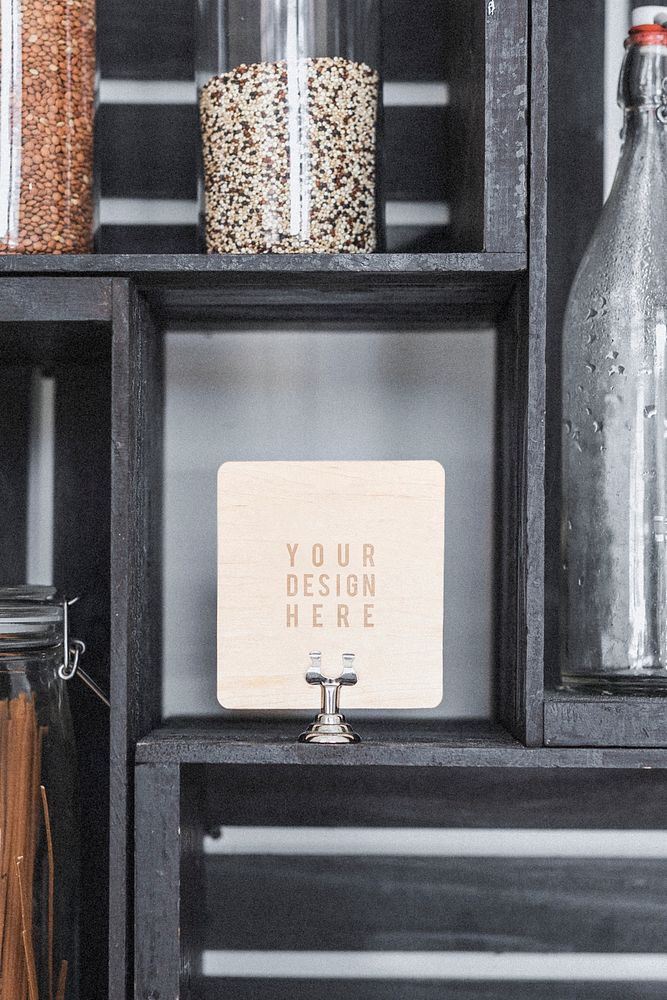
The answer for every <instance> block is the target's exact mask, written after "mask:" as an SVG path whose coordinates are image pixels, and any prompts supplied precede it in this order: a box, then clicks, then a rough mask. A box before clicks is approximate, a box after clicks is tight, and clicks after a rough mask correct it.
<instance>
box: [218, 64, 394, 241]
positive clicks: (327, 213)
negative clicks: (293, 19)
mask: <svg viewBox="0 0 667 1000" xmlns="http://www.w3.org/2000/svg"><path fill="white" fill-rule="evenodd" d="M297 75H298V78H299V79H298V81H296V82H295V81H293V80H288V69H287V63H286V62H284V61H283V62H276V63H256V64H253V65H249V66H246V65H241V66H238V67H236V68H235V69H233V70H231V71H230V72H228V73H224V74H222V75H220V76H213V77H211V78H210V79H209V80H208V81H207V83H206V84H205V85H204V87H202V89H201V93H200V97H199V109H200V120H201V129H202V145H203V158H204V183H205V197H206V213H205V214H206V242H207V248H208V251H209V253H269V252H274V253H368V252H371V251H373V250H375V247H376V223H375V212H376V209H375V157H376V150H375V144H376V143H375V135H376V119H377V103H378V94H379V77H378V74H377V73H376V72H375V70H373V69H371V68H370V67H369V66H367V65H365V64H364V63H357V62H352V61H350V60H348V59H343V58H338V57H337V58H317V59H306V60H303V61H302V62H301V63H300V64H299V70H298V74H297ZM295 88H296V93H297V94H298V100H296V99H295V96H294V95H295ZM295 130H298V131H297V132H296V136H297V139H296V142H295ZM295 151H296V156H295ZM295 161H296V162H295Z"/></svg>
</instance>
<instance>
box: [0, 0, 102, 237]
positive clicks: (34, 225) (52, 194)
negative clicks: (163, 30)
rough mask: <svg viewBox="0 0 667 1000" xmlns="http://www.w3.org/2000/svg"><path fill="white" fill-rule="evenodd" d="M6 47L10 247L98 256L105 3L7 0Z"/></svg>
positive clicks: (4, 160)
mask: <svg viewBox="0 0 667 1000" xmlns="http://www.w3.org/2000/svg"><path fill="white" fill-rule="evenodd" d="M0 46H1V53H0V252H1V253H17V254H18V253H56V254H58V253H88V252H90V251H91V250H92V241H93V122H94V109H95V0H2V3H0Z"/></svg>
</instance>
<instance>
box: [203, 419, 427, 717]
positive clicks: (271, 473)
mask: <svg viewBox="0 0 667 1000" xmlns="http://www.w3.org/2000/svg"><path fill="white" fill-rule="evenodd" d="M301 419H303V416H302V417H301ZM306 419H307V415H306ZM335 447H336V444H335V443H334V442H332V448H335ZM444 504H445V499H444V470H443V468H442V466H441V465H439V464H438V463H437V462H227V463H225V464H224V465H222V466H221V467H220V472H219V476H218V533H219V535H218V698H219V700H220V702H221V704H222V705H224V706H225V708H231V709H273V710H276V709H286V708H312V709H315V708H317V707H318V705H319V702H320V688H319V687H318V686H309V685H307V684H306V682H305V679H304V674H305V671H306V669H307V667H308V666H309V663H310V661H309V654H310V652H311V651H313V650H317V651H321V653H322V669H323V671H324V672H325V673H326V674H327V675H328V676H334V677H335V676H338V674H339V673H340V672H341V669H342V659H341V658H342V654H343V653H354V654H355V656H356V660H355V668H356V670H357V672H358V676H359V683H358V684H357V685H356V686H354V687H347V688H345V690H344V692H343V699H342V702H343V710H345V708H346V707H354V708H426V707H431V706H435V705H438V704H439V703H440V701H441V698H442V623H443V578H444V530H445V528H444V524H445V520H444V516H445V511H444Z"/></svg>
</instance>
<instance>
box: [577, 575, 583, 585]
mask: <svg viewBox="0 0 667 1000" xmlns="http://www.w3.org/2000/svg"><path fill="white" fill-rule="evenodd" d="M583 585H584V578H583V576H580V577H577V587H583Z"/></svg>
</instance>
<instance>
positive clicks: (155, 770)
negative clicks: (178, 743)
mask: <svg viewBox="0 0 667 1000" xmlns="http://www.w3.org/2000/svg"><path fill="white" fill-rule="evenodd" d="M135 781H136V806H135V815H136V843H135V858H136V861H135V888H136V905H135V911H134V921H135V956H136V963H135V972H134V993H133V995H134V996H135V997H136V1000H147V998H149V997H150V998H160V1000H163V998H164V1000H176V998H177V997H183V998H184V1000H185V998H186V997H187V996H188V994H187V993H181V991H180V982H181V936H180V927H181V888H182V886H181V878H180V861H181V837H180V781H179V773H178V767H175V766H173V765H160V766H158V767H138V768H137V769H136V778H135ZM119 995H120V994H119Z"/></svg>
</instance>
